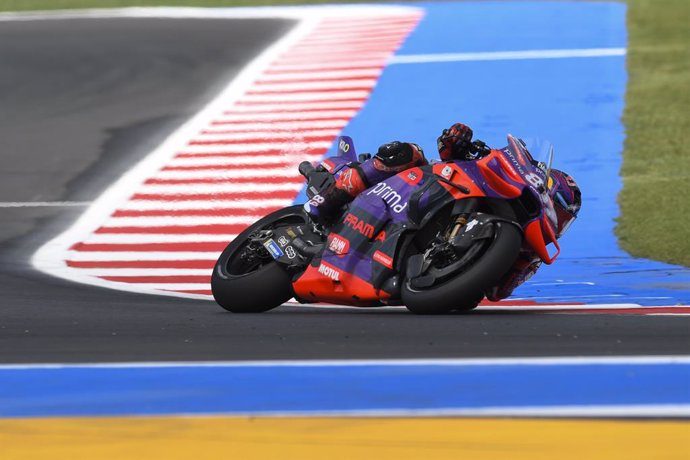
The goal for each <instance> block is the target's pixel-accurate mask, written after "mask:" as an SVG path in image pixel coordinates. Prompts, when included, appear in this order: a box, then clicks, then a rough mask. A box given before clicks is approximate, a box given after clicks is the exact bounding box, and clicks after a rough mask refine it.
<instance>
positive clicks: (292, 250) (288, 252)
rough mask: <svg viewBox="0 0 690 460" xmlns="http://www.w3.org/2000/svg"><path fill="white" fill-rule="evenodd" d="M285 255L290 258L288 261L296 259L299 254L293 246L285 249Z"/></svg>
mask: <svg viewBox="0 0 690 460" xmlns="http://www.w3.org/2000/svg"><path fill="white" fill-rule="evenodd" d="M285 255H287V256H288V259H294V258H295V256H296V255H297V253H296V252H295V248H293V247H292V246H288V247H286V248H285Z"/></svg>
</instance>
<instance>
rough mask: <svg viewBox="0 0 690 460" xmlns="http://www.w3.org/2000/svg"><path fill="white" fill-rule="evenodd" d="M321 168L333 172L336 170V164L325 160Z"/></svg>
mask: <svg viewBox="0 0 690 460" xmlns="http://www.w3.org/2000/svg"><path fill="white" fill-rule="evenodd" d="M321 166H323V167H324V168H326V171H328V172H331V171H333V168H335V164H334V163H333V162H332V161H331V160H323V161H322V162H321Z"/></svg>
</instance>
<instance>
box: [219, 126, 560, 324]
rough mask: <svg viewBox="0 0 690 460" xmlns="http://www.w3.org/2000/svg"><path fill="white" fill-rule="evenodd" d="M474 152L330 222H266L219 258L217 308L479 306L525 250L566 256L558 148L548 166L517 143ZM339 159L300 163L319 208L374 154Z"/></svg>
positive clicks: (550, 257) (414, 175)
mask: <svg viewBox="0 0 690 460" xmlns="http://www.w3.org/2000/svg"><path fill="white" fill-rule="evenodd" d="M472 149H473V150H474V151H475V152H477V153H481V154H482V155H483V156H481V158H480V159H478V160H475V161H451V162H436V163H431V164H428V165H425V166H421V167H414V168H410V169H407V170H405V171H403V172H401V173H399V174H397V175H396V176H392V177H389V178H388V179H386V180H385V181H383V182H380V183H378V184H376V185H374V186H373V187H371V188H369V189H367V190H365V191H364V192H362V193H361V194H359V195H358V196H357V197H356V198H355V199H354V200H353V201H352V202H351V203H350V204H349V205H346V206H344V207H343V208H342V209H341V212H340V213H339V214H338V217H337V218H335V219H334V220H333V221H332V222H330V223H328V224H324V223H322V222H314V221H313V220H312V219H311V218H310V215H309V214H308V213H307V212H306V211H305V207H304V206H303V205H295V206H290V207H287V208H284V209H280V210H278V211H275V212H273V213H271V214H269V215H267V216H266V217H264V218H262V219H260V220H259V221H257V222H256V223H254V224H253V225H251V226H249V227H248V228H247V229H245V230H244V231H243V232H242V233H241V234H240V235H239V236H238V237H237V238H235V239H234V240H233V241H232V242H230V244H229V245H228V246H227V247H226V249H225V250H224V251H223V253H222V254H221V255H220V257H219V258H218V261H217V262H216V264H215V267H214V270H213V275H212V283H211V286H212V291H213V296H214V298H215V300H216V301H217V302H218V304H219V305H220V306H222V307H223V308H225V309H226V310H229V311H231V312H235V313H258V312H264V311H267V310H270V309H272V308H275V307H278V306H279V305H281V304H283V303H284V302H286V301H287V300H289V299H290V298H293V297H294V298H295V299H296V300H297V301H299V302H302V303H316V302H327V303H334V304H343V305H352V306H363V307H373V306H381V305H405V306H406V307H407V308H408V309H409V310H410V311H412V312H414V313H418V314H438V313H446V312H450V311H453V310H471V309H473V308H475V307H476V306H477V305H478V303H479V302H480V301H481V300H482V299H483V298H484V295H485V294H484V293H485V292H486V291H487V290H489V289H491V288H492V287H493V286H495V285H497V283H498V282H499V280H500V279H501V278H502V276H503V275H505V274H506V273H507V271H508V270H509V269H510V268H511V266H512V265H513V263H514V262H515V260H516V258H517V257H518V253H519V251H520V248H521V247H522V246H523V244H524V245H526V246H529V247H530V248H532V249H533V250H534V252H535V253H536V254H537V255H538V256H539V257H540V258H541V260H542V261H543V262H544V263H546V264H551V263H552V262H553V261H554V260H555V259H556V257H558V254H559V253H560V247H559V246H558V242H557V241H556V235H555V233H556V232H555V229H556V213H555V210H554V207H553V201H552V199H551V197H550V195H549V169H550V163H551V161H552V159H553V148H552V149H551V151H550V158H549V160H548V164H545V163H543V162H537V161H535V160H534V158H533V157H532V155H531V154H530V153H529V151H528V150H527V148H526V145H525V143H524V142H523V141H522V140H521V139H518V138H515V137H513V136H511V135H508V145H507V146H506V147H504V148H502V149H489V148H487V147H486V145H485V144H484V143H483V142H481V141H475V142H474V143H473V144H472ZM478 156H479V155H478ZM338 158H340V159H343V160H346V161H341V162H340V163H341V164H340V166H337V167H335V168H333V167H329V168H326V167H324V164H323V163H322V164H321V165H319V166H318V167H316V168H314V167H313V166H312V165H311V163H309V162H303V163H302V164H300V167H299V170H300V173H301V174H302V175H303V176H305V178H306V179H307V189H306V190H307V196H308V198H309V199H310V200H318V199H320V198H321V195H320V192H322V191H323V190H326V189H327V188H328V187H331V186H333V183H334V181H335V179H334V178H335V177H337V175H338V174H339V173H340V171H341V170H342V169H343V167H344V165H345V164H347V163H348V162H355V161H358V160H359V161H363V160H364V159H366V158H367V157H366V155H360V156H359V157H358V156H357V155H356V153H355V148H354V144H353V142H352V139H351V138H349V137H345V136H343V137H341V138H340V139H339V148H338ZM331 164H332V163H331ZM328 169H331V170H330V171H329V170H328ZM550 245H553V246H550ZM554 248H555V249H554ZM552 253H553V254H552Z"/></svg>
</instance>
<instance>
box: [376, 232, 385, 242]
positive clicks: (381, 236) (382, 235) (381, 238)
mask: <svg viewBox="0 0 690 460" xmlns="http://www.w3.org/2000/svg"><path fill="white" fill-rule="evenodd" d="M385 239H386V231H385V230H381V231H380V232H379V234H378V235H376V238H374V241H385Z"/></svg>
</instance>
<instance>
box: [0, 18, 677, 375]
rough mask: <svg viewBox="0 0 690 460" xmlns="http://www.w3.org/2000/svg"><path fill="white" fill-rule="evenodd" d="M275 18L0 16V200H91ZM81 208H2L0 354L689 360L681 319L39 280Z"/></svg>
mask: <svg viewBox="0 0 690 460" xmlns="http://www.w3.org/2000/svg"><path fill="white" fill-rule="evenodd" d="M289 26H290V24H289V22H287V21H278V20H242V21H228V20H172V19H71V20H51V21H28V22H0V62H1V63H2V65H1V66H0V159H1V160H2V164H3V166H2V168H0V201H2V202H25V201H91V200H93V199H95V198H96V197H97V196H98V195H99V193H100V192H101V191H102V190H103V189H104V188H105V187H106V186H107V185H109V184H110V183H111V182H112V181H113V180H114V179H116V178H117V177H119V176H120V175H121V174H122V173H123V172H124V171H125V170H126V169H127V168H128V167H129V166H131V164H132V163H133V162H135V161H136V160H137V159H139V158H141V157H143V156H144V155H146V154H147V153H148V152H149V151H151V149H152V148H153V147H155V146H156V145H158V144H159V143H160V142H161V141H162V140H163V139H164V138H165V136H166V134H168V133H170V132H172V131H173V130H174V129H175V128H176V127H177V126H179V125H180V124H181V123H182V122H184V121H185V120H186V119H187V118H189V117H190V116H191V115H193V114H194V113H195V111H196V110H197V109H199V108H200V107H201V106H202V105H203V103H204V102H205V101H207V100H209V99H210V98H211V97H213V96H214V95H215V94H216V92H217V91H218V90H219V89H220V88H221V87H222V86H223V85H224V84H225V83H226V82H227V81H228V79H229V78H231V77H232V76H233V75H234V74H236V73H237V72H238V71H239V70H240V69H241V68H242V67H243V66H244V65H245V64H246V63H247V62H248V61H249V60H250V59H251V58H252V57H253V56H254V55H256V53H257V52H259V51H260V50H261V49H263V48H264V47H266V46H268V45H269V44H270V43H271V41H272V40H274V39H276V38H278V37H279V36H280V35H281V34H282V33H284V32H285V31H286V30H288V28H289ZM82 210H83V209H82V208H66V207H52V208H1V209H0V306H1V309H0V362H3V363H20V362H21V363H29V362H119V361H211V360H257V359H346V358H353V359H362V358H422V357H424V358H439V357H442V358H447V357H489V356H496V357H499V356H565V355H567V356H573V355H587V356H590V355H664V354H674V355H678V354H687V353H688V352H689V351H690V350H689V348H690V347H689V344H688V340H687V337H688V331H689V330H690V327H689V325H690V320H689V319H688V318H687V317H679V316H642V315H640V316H638V315H631V316H626V315H585V314H581V315H573V314H567V315H566V314H534V313H528V312H515V313H503V312H490V311H489V312H473V313H471V314H462V315H461V314H458V315H450V316H445V317H418V316H414V315H411V314H408V313H406V312H405V311H390V310H386V311H376V310H373V309H362V310H329V309H317V308H305V307H281V308H279V309H277V310H274V311H272V312H269V313H265V314H259V315H233V314H230V313H226V312H224V311H222V310H221V309H220V308H219V307H217V306H216V305H215V304H213V303H210V302H204V301H195V300H185V299H177V298H170V297H157V296H148V295H137V294H130V293H125V292H119V291H110V290H105V289H100V288H95V287H90V286H85V285H80V284H74V283H69V282H66V281H63V280H59V279H57V278H52V277H48V276H45V275H42V274H40V273H37V272H36V271H35V270H34V269H33V268H32V267H31V266H30V264H29V258H30V256H31V255H32V254H33V252H34V251H35V250H36V249H37V248H38V247H39V246H40V245H41V244H42V243H43V242H45V241H47V240H48V239H50V238H51V237H52V236H54V235H55V234H57V233H59V232H60V231H61V230H63V229H64V228H65V227H66V226H68V225H69V224H70V223H71V222H73V221H74V219H75V218H76V217H77V216H78V215H79V214H80V213H81V212H82Z"/></svg>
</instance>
